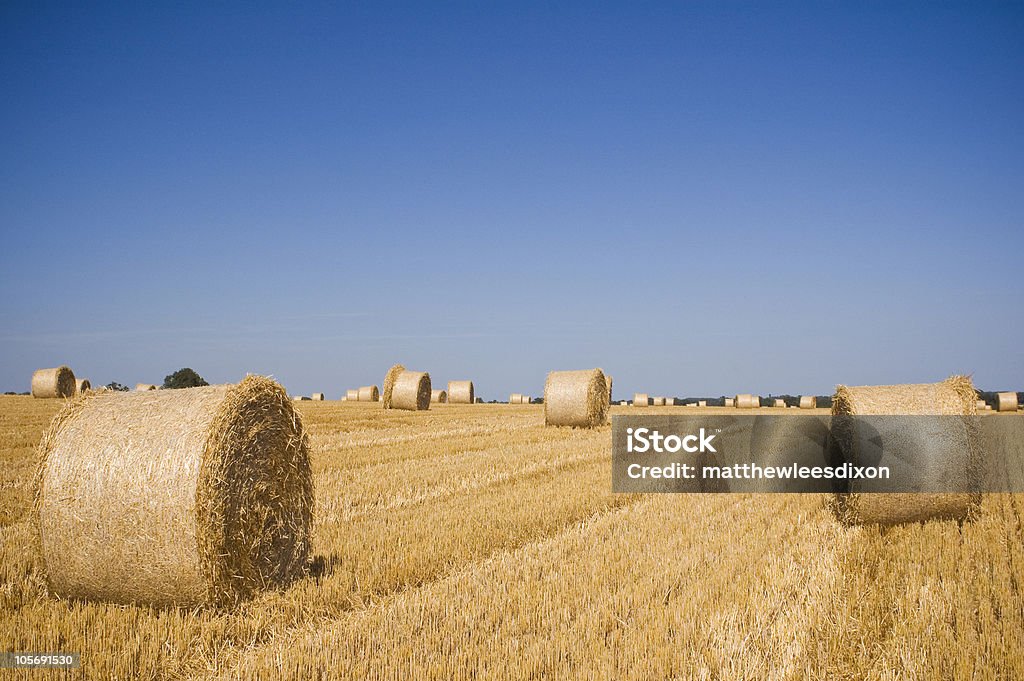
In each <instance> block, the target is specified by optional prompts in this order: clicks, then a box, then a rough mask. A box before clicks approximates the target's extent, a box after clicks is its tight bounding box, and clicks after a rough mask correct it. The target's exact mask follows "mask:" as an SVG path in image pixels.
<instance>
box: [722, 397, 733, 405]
mask: <svg viewBox="0 0 1024 681" xmlns="http://www.w3.org/2000/svg"><path fill="white" fill-rule="evenodd" d="M734 404H735V400H734V399H733V398H732V397H726V398H724V399H723V400H722V406H723V407H731V406H733V405H734Z"/></svg>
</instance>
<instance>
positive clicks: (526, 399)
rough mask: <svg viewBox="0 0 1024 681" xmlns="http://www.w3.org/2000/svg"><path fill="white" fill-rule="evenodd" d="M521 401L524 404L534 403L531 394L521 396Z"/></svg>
mask: <svg viewBox="0 0 1024 681" xmlns="http://www.w3.org/2000/svg"><path fill="white" fill-rule="evenodd" d="M519 401H520V402H521V403H522V404H533V398H532V397H530V396H529V395H523V396H522V397H520V398H519Z"/></svg>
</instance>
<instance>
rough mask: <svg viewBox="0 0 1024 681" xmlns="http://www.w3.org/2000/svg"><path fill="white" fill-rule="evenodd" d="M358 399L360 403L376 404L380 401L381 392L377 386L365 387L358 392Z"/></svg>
mask: <svg viewBox="0 0 1024 681" xmlns="http://www.w3.org/2000/svg"><path fill="white" fill-rule="evenodd" d="M356 399H357V400H359V401H360V402H376V401H378V400H380V391H379V390H377V386H375V385H364V386H363V387H361V388H359V390H358V391H357V392H356Z"/></svg>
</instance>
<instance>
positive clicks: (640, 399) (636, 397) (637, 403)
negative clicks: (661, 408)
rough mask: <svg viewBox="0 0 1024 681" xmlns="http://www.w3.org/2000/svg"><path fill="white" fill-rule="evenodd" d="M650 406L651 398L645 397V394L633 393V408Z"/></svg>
mask: <svg viewBox="0 0 1024 681" xmlns="http://www.w3.org/2000/svg"><path fill="white" fill-rule="evenodd" d="M650 404H651V398H650V397H648V396H647V393H633V406H634V407H647V406H650Z"/></svg>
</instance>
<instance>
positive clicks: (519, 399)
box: [508, 393, 523, 404]
mask: <svg viewBox="0 0 1024 681" xmlns="http://www.w3.org/2000/svg"><path fill="white" fill-rule="evenodd" d="M508 403H509V404H522V403H523V396H522V395H521V394H519V393H512V394H511V395H509V396H508Z"/></svg>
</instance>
